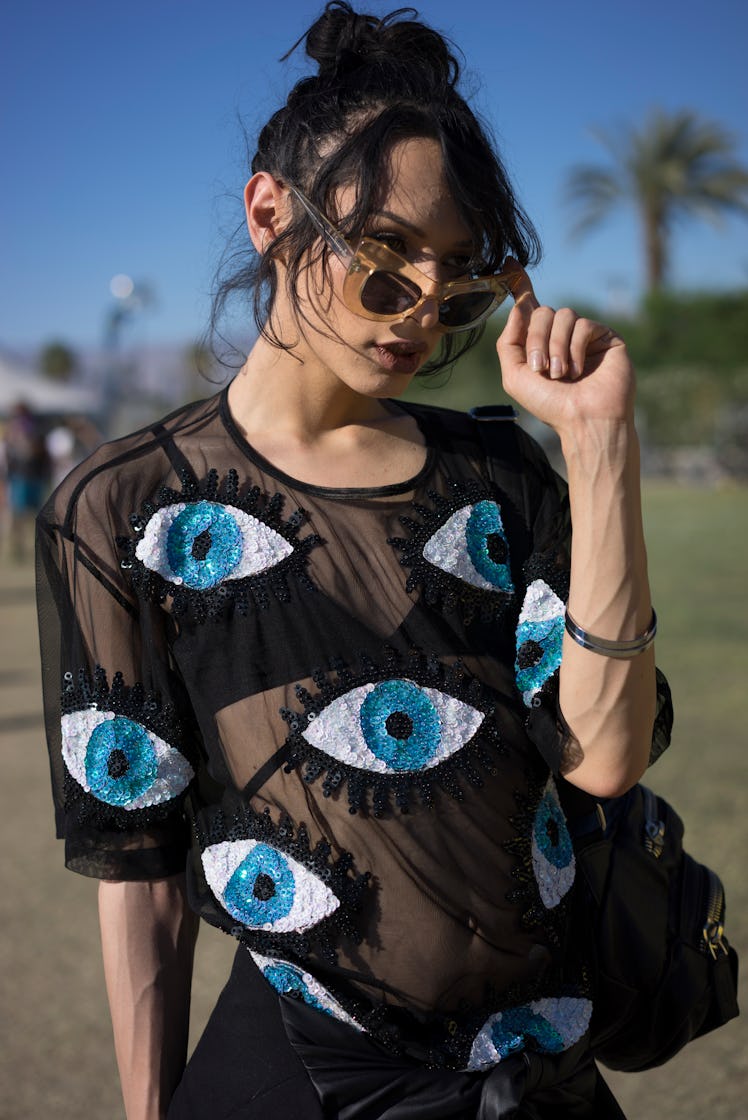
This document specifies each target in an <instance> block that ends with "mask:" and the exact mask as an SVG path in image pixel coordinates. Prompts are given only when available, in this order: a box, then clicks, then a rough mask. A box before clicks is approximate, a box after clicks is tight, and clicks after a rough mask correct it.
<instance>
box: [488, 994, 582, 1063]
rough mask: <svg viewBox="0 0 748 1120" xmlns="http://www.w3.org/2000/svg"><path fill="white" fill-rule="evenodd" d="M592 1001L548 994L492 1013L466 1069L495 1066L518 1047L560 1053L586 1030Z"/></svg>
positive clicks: (519, 1048) (545, 1052) (515, 1051)
mask: <svg viewBox="0 0 748 1120" xmlns="http://www.w3.org/2000/svg"><path fill="white" fill-rule="evenodd" d="M591 1015H592V1003H591V1002H590V1000H588V999H581V998H579V997H575V996H551V997H546V998H544V999H538V1000H533V1001H532V1002H531V1003H527V1004H523V1005H522V1006H520V1007H512V1008H508V1009H507V1010H505V1011H500V1012H497V1014H495V1015H491V1016H490V1018H489V1019H488V1020H487V1021H486V1023H485V1024H484V1026H483V1027H482V1028H481V1030H480V1031H479V1032H478V1034H477V1035H476V1038H475V1041H474V1042H473V1046H472V1050H471V1053H470V1061H469V1063H468V1069H471V1070H483V1069H489V1068H490V1067H491V1066H495V1065H496V1064H497V1063H498V1062H501V1061H503V1060H504V1059H505V1058H508V1057H509V1056H510V1055H511V1054H515V1053H517V1052H518V1051H521V1050H534V1051H536V1052H540V1053H541V1054H559V1053H561V1051H563V1050H568V1049H569V1047H570V1046H573V1045H574V1043H575V1042H578V1041H579V1039H580V1038H582V1036H583V1035H584V1034H585V1033H586V1031H587V1030H588V1029H589V1025H590V1018H591Z"/></svg>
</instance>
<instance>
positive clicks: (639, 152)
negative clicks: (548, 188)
mask: <svg viewBox="0 0 748 1120" xmlns="http://www.w3.org/2000/svg"><path fill="white" fill-rule="evenodd" d="M594 135H595V137H596V139H597V140H599V142H600V143H601V144H602V145H603V146H604V147H605V148H606V149H607V151H608V153H609V154H610V156H611V161H612V162H611V164H610V166H608V167H603V166H594V165H578V166H576V167H573V168H572V169H571V171H570V173H569V178H568V182H567V186H566V194H567V198H568V201H569V203H570V204H571V206H572V207H573V208H574V209H575V210H576V212H577V215H578V218H577V221H576V224H575V226H574V227H573V230H572V232H573V233H574V234H577V235H578V234H582V233H586V232H587V231H588V230H589V229H591V228H592V227H593V226H596V225H598V224H599V223H600V222H601V221H602V220H603V219H604V218H606V217H607V216H608V214H609V213H610V211H611V210H613V209H614V207H616V206H618V205H619V204H620V203H626V202H628V203H633V204H634V207H635V209H636V212H637V215H638V218H639V223H640V226H641V232H642V239H643V247H644V255H645V262H646V276H647V288H648V291H650V292H654V291H657V290H659V289H661V288H662V286H663V283H664V281H665V278H666V276H667V269H668V263H669V255H670V252H669V251H670V240H671V236H672V232H673V227H674V225H675V223H676V220H677V219H679V218H683V217H692V216H698V217H703V218H707V219H710V220H712V221H715V220H717V219H719V217H720V216H721V215H722V214H723V213H724V212H726V211H737V212H743V213H748V169H746V168H745V167H744V166H743V165H742V164H740V163H739V162H738V160H737V158H736V157H735V154H734V148H735V144H734V140H733V138H732V137H731V136H730V135H729V134H728V133H727V132H725V131H724V129H723V128H722V127H721V126H720V125H719V124H717V123H715V122H714V121H710V120H706V119H704V118H703V117H701V116H700V115H699V114H698V113H696V112H694V111H692V110H690V109H681V110H679V111H677V112H673V113H668V112H667V111H666V110H664V109H655V110H654V111H653V112H652V113H651V114H650V116H649V118H648V119H647V120H646V121H645V123H644V125H643V127H642V128H641V129H640V130H637V129H635V128H628V129H626V130H623V131H618V132H616V133H612V132H602V131H599V130H597V131H595V133H594Z"/></svg>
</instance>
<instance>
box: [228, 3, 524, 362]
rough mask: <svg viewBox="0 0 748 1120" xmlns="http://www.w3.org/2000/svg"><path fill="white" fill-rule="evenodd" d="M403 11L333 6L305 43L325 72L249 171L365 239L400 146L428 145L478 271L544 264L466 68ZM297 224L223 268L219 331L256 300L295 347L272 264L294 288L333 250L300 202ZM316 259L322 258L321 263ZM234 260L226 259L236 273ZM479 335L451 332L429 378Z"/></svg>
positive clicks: (305, 86) (291, 101)
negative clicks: (418, 141) (438, 155)
mask: <svg viewBox="0 0 748 1120" xmlns="http://www.w3.org/2000/svg"><path fill="white" fill-rule="evenodd" d="M417 15H418V13H417V12H416V11H415V10H414V9H413V8H400V9H398V10H397V11H394V12H391V13H390V14H389V15H386V16H384V17H383V18H379V17H377V16H374V15H367V14H364V13H357V12H355V11H354V10H353V8H352V7H351V5H350V4H348V3H346V2H344V0H332V2H331V3H328V4H327V5H326V6H325V9H324V11H323V12H322V15H321V16H320V17H319V19H317V20H316V21H315V22H314V23H313V24H312V26H311V27H310V28H309V30H308V31H307V32H306V34H305V35H302V37H301V38H300V39H299V40H298V41H297V42H296V43H295V44H294V46H293V47H292V48H291V50H290V51H289V52H288V54H286V55H284V56H283V58H284V59H285V58H287V57H288V55H290V54H291V53H292V52H293V51H294V50H295V49H296V47H298V46H299V44H300V43H301V42H304V44H305V50H306V53H307V55H308V56H309V57H310V58H311V59H313V60H314V61H315V62H316V63H317V66H318V71H317V73H316V74H314V75H311V76H309V77H306V78H302V79H301V80H300V81H299V82H298V83H297V84H296V85H295V86H294V88H293V89H292V90H291V93H290V94H289V97H288V101H287V102H286V104H285V105H284V106H283V108H281V109H279V110H278V111H277V112H276V113H275V114H274V115H273V116H272V117H271V118H270V120H269V121H268V123H267V124H266V125H265V127H264V128H263V129H262V131H261V133H260V136H259V140H258V144H257V151H256V153H255V155H254V158H253V159H252V173H253V174H255V173H256V172H258V171H268V172H270V174H271V175H273V176H274V177H275V178H277V179H279V180H281V181H284V182H290V183H293V184H294V185H295V186H298V187H299V188H300V189H301V190H303V191H304V193H305V194H306V195H307V196H308V197H309V198H310V199H311V200H312V201H313V202H314V203H315V204H316V205H317V207H318V208H319V209H320V210H322V211H323V213H326V214H328V215H329V216H330V217H331V218H332V219H333V220H337V221H339V222H340V223H342V229H343V232H344V233H345V234H346V235H347V236H349V237H355V236H356V235H357V234H360V233H361V232H362V231H363V229H364V226H365V223H366V221H367V218H368V216H369V214H371V213H372V212H373V211H374V210H375V209H376V208H377V206H378V204H379V203H380V201H381V196H382V195H383V194H384V193H385V192H386V190H387V187H388V183H387V181H386V179H387V176H386V173H385V172H386V166H387V160H388V156H389V153H390V151H391V149H392V147H393V145H395V144H396V143H397V142H398V141H401V140H406V139H412V138H416V137H429V138H432V139H434V140H436V141H438V143H439V144H440V146H441V150H442V154H443V159H444V169H445V174H446V177H447V182H448V183H449V186H450V188H451V191H452V194H453V197H454V199H455V203H456V205H457V207H458V210H459V212H460V215H461V217H462V219H463V220H464V222H465V224H466V226H467V228H468V229H469V230H470V231H471V233H472V236H473V245H474V250H473V258H474V260H473V262H472V263H473V265H474V267H476V268H480V270H481V271H483V272H495V271H498V269H499V268H500V267H501V265H502V263H503V261H504V259H505V257H506V256H507V255H512V256H514V257H515V258H516V259H517V260H518V261H519V262H520V264H523V265H525V264H530V263H533V262H535V261H537V259H538V258H539V256H540V242H539V239H538V236H537V234H536V232H535V230H534V228H533V226H532V223H531V222H530V220H529V219H528V217H527V216H526V215H525V213H524V211H523V210H522V208H521V207H520V206H519V204H518V202H517V201H516V199H515V197H514V194H513V191H512V188H511V185H510V183H509V180H508V177H507V174H506V172H505V170H504V168H503V166H502V164H501V161H500V160H499V158H498V156H497V154H496V152H495V150H494V147H493V144H492V143H491V140H490V139H489V137H488V135H487V130H486V129H485V127H484V126H483V125H482V124H481V122H480V121H479V119H478V118H477V116H476V114H475V113H474V112H473V110H472V109H471V108H470V107H469V105H468V104H467V102H466V101H465V100H464V98H463V97H462V96H461V94H460V93H458V91H457V83H458V81H459V77H460V67H459V63H458V62H457V59H456V58H455V56H454V54H453V53H452V52H451V50H450V49H449V46H448V44H447V42H446V41H445V39H444V38H443V37H442V36H441V35H440V34H439V33H438V32H436V31H434V30H432V29H431V28H430V27H427V26H426V25H425V24H423V23H420V22H418V21H417V19H415V18H414V17H417ZM350 183H355V185H356V202H355V205H354V209H353V210H352V211H350V212H349V213H347V214H343V215H340V214H336V213H335V196H336V191H337V189H338V188H339V187H341V186H343V185H347V184H350ZM293 214H294V216H293V220H292V221H291V223H290V224H289V225H288V226H287V227H286V228H285V229H284V231H283V232H282V233H281V234H280V236H279V237H278V238H276V239H275V240H274V241H272V242H270V243H269V244H268V246H267V247H266V250H265V252H264V253H263V254H262V255H261V256H260V257H259V258H258V256H257V255H256V254H254V253H252V254H251V259H250V260H249V261H248V262H244V263H242V264H241V266H240V267H239V269H238V270H236V271H233V272H231V273H230V274H229V275H222V270H221V269H220V268H219V274H218V278H217V281H218V282H217V287H216V291H215V296H214V301H213V311H212V316H211V332H212V333H213V335H214V336H215V334H217V333H218V332H217V329H216V328H217V324H218V320H219V318H220V317H221V315H222V313H223V312H224V310H225V308H226V304H227V302H228V300H229V299H230V298H231V297H233V296H234V295H237V294H239V293H242V292H243V293H247V294H249V295H251V299H252V306H253V312H254V319H255V323H256V324H257V328H258V331H259V332H260V333H261V334H262V335H264V337H265V338H267V339H268V340H269V341H270V342H271V343H272V344H273V345H275V346H278V347H280V348H283V349H288V348H289V346H288V344H287V343H284V342H283V340H281V339H280V338H279V337H278V336H277V335H276V333H275V331H274V329H273V326H272V308H273V303H274V299H275V294H276V291H277V272H276V268H275V257H276V256H277V255H278V253H279V252H281V251H282V252H283V254H284V259H285V263H286V266H287V270H288V280H289V284H290V285H291V288H292V290H293V291H295V287H296V283H297V281H298V278H299V275H300V273H301V272H302V271H303V269H304V268H305V267H306V266H307V265H308V263H309V261H310V257H311V250H312V247H313V246H315V245H316V248H315V254H317V255H318V256H319V257H321V258H322V259H323V260H326V257H327V250H326V248H325V247H324V246H323V245H322V243H321V242H320V241H319V237H318V234H317V231H316V229H315V227H314V225H313V223H312V222H311V220H310V219H309V217H308V215H307V214H306V212H305V211H304V210H303V209H302V208H301V207H300V206H299V205H298V203H295V204H294V208H293ZM315 259H316V258H315ZM236 260H237V254H236V253H232V254H230V255H229V256H227V257H226V258H225V262H224V263H225V264H228V265H234V264H235V263H236ZM481 333H482V328H481V327H479V328H477V329H475V330H471V331H465V332H464V333H460V334H457V335H445V336H444V339H443V343H442V346H441V348H440V351H439V352H438V354H437V355H436V356H435V358H434V359H432V361H431V362H429V363H428V365H427V366H426V367H424V370H423V371H422V372H424V373H434V372H436V371H437V370H439V369H442V368H443V367H444V366H446V365H449V364H450V363H451V362H453V361H454V360H455V359H456V358H457V357H459V355H460V354H462V353H464V352H465V351H466V350H468V349H469V348H470V347H471V346H472V345H474V343H475V342H477V341H478V338H479V337H480V335H481Z"/></svg>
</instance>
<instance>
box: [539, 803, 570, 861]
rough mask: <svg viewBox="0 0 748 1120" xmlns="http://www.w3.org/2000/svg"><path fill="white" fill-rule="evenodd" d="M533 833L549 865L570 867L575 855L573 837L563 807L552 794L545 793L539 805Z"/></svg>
mask: <svg viewBox="0 0 748 1120" xmlns="http://www.w3.org/2000/svg"><path fill="white" fill-rule="evenodd" d="M533 833H534V836H535V843H536V844H537V846H538V848H539V849H540V851H541V852H542V854H543V855H544V856H545V858H546V859H547V860H548V862H549V863H552V864H553V866H554V867H558V868H564V867H568V866H569V864H570V863H571V859H572V856H573V854H574V850H573V848H572V844H571V837H570V836H569V829H568V828H567V825H566V818H565V817H564V814H563V811H562V809H561V806H560V805H559V803H558V802H557V801H556V799H555V797H554V796H553V795H552V794H551V793H545V794H544V795H543V797H542V799H541V801H540V804H539V805H538V808H537V811H536V813H535V823H534V825H533Z"/></svg>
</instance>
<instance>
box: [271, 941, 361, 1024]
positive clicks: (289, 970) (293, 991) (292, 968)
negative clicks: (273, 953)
mask: <svg viewBox="0 0 748 1120" xmlns="http://www.w3.org/2000/svg"><path fill="white" fill-rule="evenodd" d="M251 956H252V959H253V960H254V962H255V964H256V965H257V967H258V968H259V970H260V972H261V973H262V974H263V976H264V977H265V979H266V980H267V981H268V983H269V984H271V985H272V986H273V987H274V988H275V990H276V992H280V993H282V994H283V995H291V996H294V997H296V998H297V999H301V1000H303V1002H304V1003H306V1004H308V1005H309V1006H310V1007H314V1008H316V1009H317V1011H323V1012H324V1013H325V1014H326V1015H331V1016H332V1017H333V1019H338V1020H340V1022H342V1023H347V1024H348V1026H349V1027H354V1028H355V1029H356V1030H357V1031H360V1030H362V1029H363V1028H362V1027H361V1025H360V1024H359V1023H357V1022H356V1020H355V1019H354V1018H353V1017H352V1016H351V1015H349V1014H348V1012H347V1011H345V1010H344V1009H343V1008H342V1007H341V1006H340V1004H339V1003H338V1001H337V1000H336V999H335V997H334V996H332V995H331V994H330V992H328V990H327V989H326V988H325V987H323V986H322V984H320V982H319V980H316V979H315V978H314V976H312V975H311V973H309V972H307V971H306V970H305V969H303V968H300V967H299V966H298V965H295V964H292V963H291V962H290V961H284V960H280V959H279V958H277V957H266V956H263V954H262V953H251Z"/></svg>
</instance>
